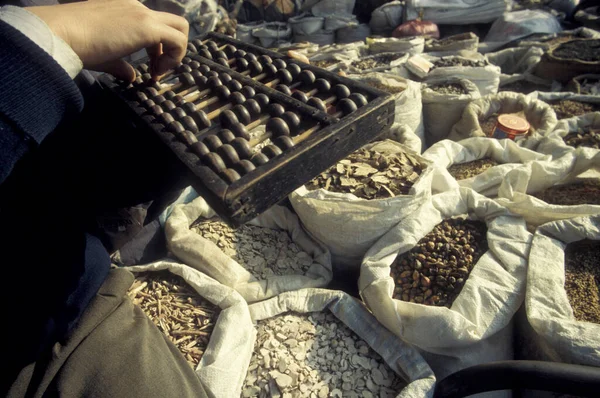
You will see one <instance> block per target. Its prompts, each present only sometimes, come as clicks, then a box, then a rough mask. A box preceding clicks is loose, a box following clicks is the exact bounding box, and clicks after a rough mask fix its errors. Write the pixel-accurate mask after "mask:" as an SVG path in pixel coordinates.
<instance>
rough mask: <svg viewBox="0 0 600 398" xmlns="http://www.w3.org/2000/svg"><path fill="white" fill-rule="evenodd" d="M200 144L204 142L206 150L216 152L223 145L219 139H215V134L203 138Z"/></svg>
mask: <svg viewBox="0 0 600 398" xmlns="http://www.w3.org/2000/svg"><path fill="white" fill-rule="evenodd" d="M202 142H204V144H206V146H207V147H208V149H210V150H211V151H216V150H217V149H219V147H220V146H222V145H223V142H221V140H220V139H219V137H217V136H216V135H215V134H210V135H208V136H206V137H204V139H203V140H202Z"/></svg>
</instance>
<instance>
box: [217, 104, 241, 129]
mask: <svg viewBox="0 0 600 398" xmlns="http://www.w3.org/2000/svg"><path fill="white" fill-rule="evenodd" d="M219 123H220V124H221V127H223V128H226V129H227V128H229V126H231V125H233V124H236V123H239V120H238V118H237V116H236V114H235V113H233V111H232V110H231V109H227V110H225V111H223V112H221V114H220V115H219Z"/></svg>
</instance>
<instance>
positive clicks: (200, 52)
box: [198, 49, 213, 59]
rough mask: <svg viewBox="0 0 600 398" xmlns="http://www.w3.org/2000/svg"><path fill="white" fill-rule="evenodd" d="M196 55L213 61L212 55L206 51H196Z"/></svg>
mask: <svg viewBox="0 0 600 398" xmlns="http://www.w3.org/2000/svg"><path fill="white" fill-rule="evenodd" d="M198 55H200V56H201V57H204V58H208V59H213V56H212V54H211V53H210V51H208V50H204V49H203V50H198Z"/></svg>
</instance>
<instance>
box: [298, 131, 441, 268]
mask: <svg viewBox="0 0 600 398" xmlns="http://www.w3.org/2000/svg"><path fill="white" fill-rule="evenodd" d="M364 150H366V151H367V152H368V153H371V154H373V156H377V157H379V156H383V158H384V160H383V163H382V162H378V159H374V160H372V162H375V163H378V164H375V165H376V166H378V168H377V169H375V168H374V167H372V166H371V165H369V164H366V163H365V161H358V160H354V161H352V160H348V159H344V160H342V161H341V162H338V163H337V164H336V165H335V167H338V166H339V172H337V170H335V171H332V172H331V173H330V174H331V176H330V178H327V179H324V178H322V177H323V176H324V175H326V174H327V172H326V173H323V174H322V175H321V176H319V177H317V179H315V180H313V181H311V182H310V183H309V184H311V185H310V188H313V190H309V189H308V187H307V186H303V187H301V188H298V189H297V190H296V191H294V192H293V193H292V194H291V195H290V196H289V198H290V202H291V203H292V206H293V207H294V210H296V213H297V214H298V217H300V219H301V220H302V224H303V225H304V227H305V228H306V229H307V230H308V231H309V232H310V233H311V235H312V236H314V237H315V238H316V239H318V240H319V241H320V242H322V243H323V244H324V245H325V246H326V247H327V248H328V249H329V250H330V251H331V254H332V258H333V263H334V265H335V266H339V267H340V268H354V269H356V270H358V268H359V266H360V261H361V259H362V256H363V255H364V254H365V252H366V251H367V250H368V249H369V247H371V245H372V244H373V243H374V242H375V241H376V240H377V239H379V238H380V237H381V236H382V235H383V234H385V233H386V232H387V231H388V230H389V229H390V228H391V227H392V226H394V225H395V224H397V223H398V222H399V221H400V220H402V219H403V218H404V217H406V216H407V215H408V214H410V213H412V212H413V211H415V210H416V209H417V208H418V207H420V206H421V205H422V204H423V203H425V202H427V201H428V200H429V197H430V191H431V178H432V169H433V168H432V167H430V164H429V162H427V161H426V160H424V159H423V158H421V156H419V155H418V154H416V153H414V152H412V151H411V150H409V149H408V148H406V147H405V146H403V145H402V144H399V143H397V142H394V141H390V140H385V141H381V142H376V143H372V144H368V145H366V146H365V147H364ZM364 150H359V151H357V152H355V154H363V153H364ZM355 154H353V155H355ZM353 155H350V157H352V156H353ZM355 156H357V155H355ZM361 156H362V155H361ZM408 157H410V159H412V160H414V161H415V162H416V163H419V164H422V165H423V166H424V167H423V168H422V169H421V168H418V169H417V174H420V176H418V178H416V179H413V178H412V172H413V171H414V170H415V169H413V165H412V162H410V161H409V160H408ZM343 162H346V164H344V163H343ZM402 162H405V163H404V166H402V165H399V163H402ZM353 164H356V169H357V170H355V171H354V172H355V174H356V175H358V173H359V172H360V173H361V177H356V176H355V177H353V176H350V177H349V178H347V177H344V178H343V179H342V178H338V177H340V176H346V175H349V172H350V171H351V170H350V169H353V168H354V166H352V165H353ZM385 164H389V166H385ZM358 169H360V170H358ZM409 171H410V173H408V175H405V173H407V172H409ZM388 173H390V174H391V175H392V177H388ZM362 175H364V176H362ZM396 177H397V178H396ZM407 178H410V179H411V181H413V180H414V182H410V183H406V184H404V183H403V180H406V179H407ZM386 179H387V183H386ZM324 180H325V181H324ZM338 180H339V181H338ZM326 181H330V185H332V187H331V188H329V187H328V185H327V182H326ZM323 182H324V184H323ZM404 182H408V180H406V181H404ZM338 183H339V184H340V186H339V187H338V186H337V185H338ZM391 183H393V186H392V185H390V184H391ZM317 185H319V186H322V188H320V189H314V188H315V187H316V186H317ZM334 185H335V186H334ZM388 185H390V187H391V189H393V190H394V191H392V192H391V193H390V192H388V191H390V187H388ZM396 188H401V190H400V191H398V190H396ZM353 190H354V191H355V193H350V192H351V191H353ZM365 190H366V192H365ZM401 191H404V193H402V192H401ZM367 198H371V199H367Z"/></svg>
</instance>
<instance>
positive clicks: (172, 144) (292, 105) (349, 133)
mask: <svg viewBox="0 0 600 398" xmlns="http://www.w3.org/2000/svg"><path fill="white" fill-rule="evenodd" d="M197 38H198V39H201V40H205V39H212V40H214V41H220V42H222V43H223V44H232V45H234V46H236V47H237V48H242V49H244V50H245V51H247V52H252V53H254V54H255V55H257V56H258V55H262V54H266V55H269V56H270V57H271V58H273V59H275V58H282V59H284V60H286V61H290V62H291V61H293V62H295V63H296V64H298V65H299V66H300V67H301V68H302V69H303V70H304V69H308V70H310V71H312V72H313V73H314V74H315V75H316V76H317V77H323V78H326V79H328V80H329V81H330V82H331V83H332V85H333V84H345V85H346V86H348V87H349V88H351V89H352V90H354V91H357V92H360V93H363V94H365V95H367V96H368V97H369V98H370V100H369V102H368V104H367V105H365V106H363V107H360V108H359V109H358V110H357V111H355V112H353V113H351V114H349V115H347V116H343V117H342V118H340V119H339V120H338V119H336V118H333V117H331V116H330V115H328V114H327V113H325V112H322V111H320V110H318V109H316V108H313V107H311V106H309V105H307V104H305V103H303V102H301V101H298V100H296V99H294V98H292V97H290V96H288V95H285V94H284V93H281V92H279V91H277V90H275V89H272V88H270V87H268V86H265V85H264V84H261V83H260V82H258V81H256V80H254V79H253V78H252V77H250V76H246V75H242V74H240V73H238V72H236V71H234V70H232V69H230V68H228V67H226V66H223V65H221V64H219V63H216V62H213V61H211V60H209V59H206V58H203V57H201V56H199V55H198V54H193V53H188V54H187V56H188V57H190V58H191V59H193V60H196V61H198V62H200V63H201V64H206V65H207V66H209V67H210V68H211V69H212V70H215V71H217V72H226V73H228V74H229V75H231V77H232V78H234V79H237V80H239V81H240V82H241V83H243V84H244V85H248V86H251V87H252V88H254V90H255V91H256V93H264V94H266V95H267V96H269V98H271V100H272V101H275V102H278V103H281V104H282V105H284V106H285V107H286V108H287V109H288V110H293V111H294V112H296V113H298V114H300V115H302V117H303V118H310V119H312V120H314V122H315V124H317V123H319V124H321V125H322V126H324V127H323V128H321V129H319V130H317V131H315V132H314V133H312V134H311V135H310V136H309V137H308V138H306V139H305V140H303V141H301V142H299V143H298V144H297V145H295V146H293V147H292V148H289V149H286V150H285V151H284V152H283V154H281V155H279V156H276V157H274V158H272V159H271V160H269V161H268V162H267V163H266V164H264V165H261V166H260V167H257V168H256V169H255V170H252V171H251V172H249V173H247V174H245V175H243V176H241V178H240V179H239V180H237V181H234V182H233V183H231V184H228V183H227V182H226V181H224V180H223V179H222V178H221V177H220V176H219V175H218V174H217V173H215V172H214V171H213V170H212V169H210V168H209V167H207V166H205V165H203V164H202V162H201V160H200V158H199V157H198V156H197V155H196V154H194V153H192V152H191V151H189V149H188V147H187V145H186V144H184V143H183V142H181V141H179V140H178V138H177V137H176V136H175V135H174V134H173V133H171V132H169V131H167V129H166V128H165V126H164V125H162V124H160V123H159V122H158V120H156V118H155V117H154V116H151V115H144V114H145V113H146V112H147V111H146V109H145V108H143V107H141V106H140V104H139V103H138V102H136V101H132V100H131V99H129V98H127V96H126V95H124V91H125V90H124V88H123V86H122V85H120V84H119V83H118V82H117V81H116V80H115V79H114V78H113V77H112V76H110V75H103V76H101V77H100V83H101V84H102V85H103V86H105V87H106V88H107V89H108V91H109V92H110V93H111V94H112V95H114V96H116V98H115V97H113V98H115V99H116V101H115V102H118V103H121V104H123V105H125V109H126V111H127V112H129V113H130V115H131V118H132V121H133V122H134V123H135V124H136V125H138V126H142V128H146V129H149V130H152V131H153V132H154V133H155V134H157V135H158V137H159V138H160V139H161V140H162V142H163V143H164V144H166V145H167V146H168V147H169V148H170V149H171V150H172V151H173V152H174V153H175V154H176V156H177V157H178V158H179V159H180V160H181V161H182V162H183V163H184V164H185V165H186V166H187V168H188V169H189V170H190V171H191V172H192V173H193V175H194V176H195V178H194V179H193V181H191V185H192V186H193V187H194V189H196V190H197V191H198V193H199V194H200V195H201V196H202V197H203V198H204V199H205V200H206V201H207V202H208V203H209V205H210V206H211V207H212V208H213V209H214V210H215V212H216V213H217V214H219V216H220V217H222V218H223V219H224V220H225V221H227V222H228V223H229V224H231V225H233V226H237V225H241V224H243V223H245V222H247V221H249V220H251V219H253V218H254V217H256V216H257V215H258V214H260V213H262V212H264V211H265V210H267V209H269V208H270V207H271V206H273V205H275V204H277V203H278V202H280V201H281V200H283V199H285V198H286V196H287V195H288V194H290V193H291V192H292V191H294V190H295V189H296V188H298V187H300V186H302V185H303V184H305V183H307V182H308V181H310V180H311V179H312V178H314V177H315V176H317V175H318V174H319V173H321V172H323V170H325V169H327V168H328V167H330V166H331V165H333V164H335V163H336V162H337V161H339V160H341V159H343V158H344V157H346V156H347V155H348V154H350V153H352V152H354V151H356V150H357V149H359V148H360V147H361V146H363V145H365V144H367V143H368V142H370V141H372V140H373V139H375V138H376V137H377V136H379V135H380V134H382V133H384V132H386V131H387V130H388V129H389V127H390V126H391V124H392V123H393V120H394V101H393V98H392V96H390V95H389V94H387V93H385V92H383V91H380V90H377V89H375V88H372V87H370V86H368V85H366V84H363V83H359V82H357V81H354V80H351V79H348V78H345V77H343V76H339V75H336V74H334V73H332V72H328V71H326V70H323V69H321V68H318V67H315V66H312V65H308V64H305V63H302V62H299V61H296V60H290V59H289V58H288V57H285V56H283V55H281V54H279V53H276V52H273V51H269V50H267V49H264V48H261V47H258V46H255V45H252V44H247V43H243V42H240V41H238V40H235V39H233V38H231V37H228V36H224V35H220V34H217V33H208V34H206V35H201V36H199V37H197ZM147 61H148V59H147V58H145V59H142V60H140V61H139V62H138V63H137V64H138V65H139V64H142V63H146V62H147Z"/></svg>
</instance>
